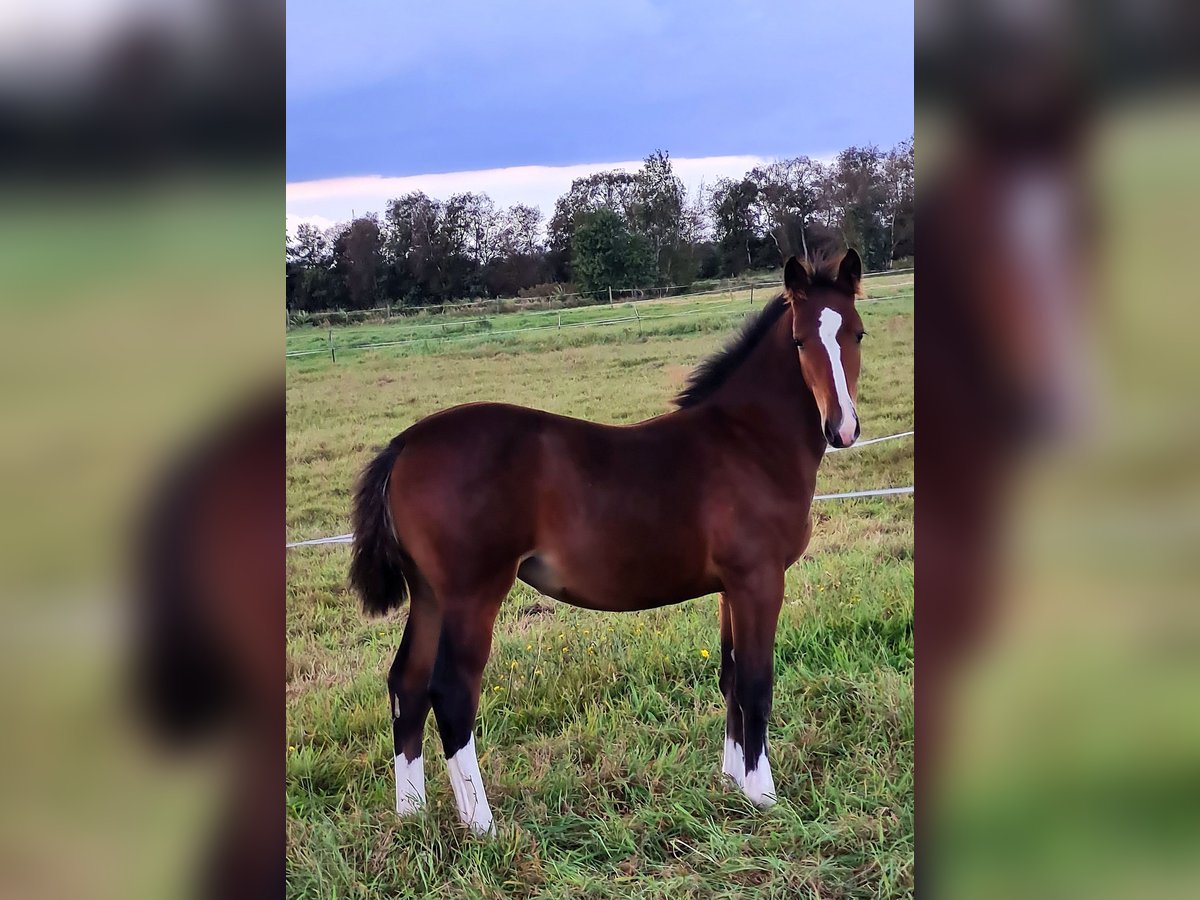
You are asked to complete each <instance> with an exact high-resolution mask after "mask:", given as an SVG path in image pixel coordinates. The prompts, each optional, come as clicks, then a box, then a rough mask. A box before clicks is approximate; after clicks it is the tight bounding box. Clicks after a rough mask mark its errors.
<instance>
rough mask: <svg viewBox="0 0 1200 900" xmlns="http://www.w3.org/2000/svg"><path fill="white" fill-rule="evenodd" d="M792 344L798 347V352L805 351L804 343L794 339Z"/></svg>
mask: <svg viewBox="0 0 1200 900" xmlns="http://www.w3.org/2000/svg"><path fill="white" fill-rule="evenodd" d="M792 343H793V344H795V345H796V349H797V350H803V349H804V341H801V340H797V339H796V338H792Z"/></svg>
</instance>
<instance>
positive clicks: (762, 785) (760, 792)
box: [745, 766, 778, 809]
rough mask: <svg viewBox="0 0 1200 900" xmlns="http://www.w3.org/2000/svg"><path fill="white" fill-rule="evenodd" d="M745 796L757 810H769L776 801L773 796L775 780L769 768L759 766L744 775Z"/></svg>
mask: <svg viewBox="0 0 1200 900" xmlns="http://www.w3.org/2000/svg"><path fill="white" fill-rule="evenodd" d="M745 791H746V796H747V797H749V798H750V802H751V803H753V804H754V805H755V806H757V807H758V808H759V809H769V808H770V807H772V806H774V805H775V802H776V800H777V799H778V798H777V797H776V795H775V779H774V778H772V777H771V768H770V766H759V767H758V768H756V769H754V770H753V771H751V772H747V773H746V785H745Z"/></svg>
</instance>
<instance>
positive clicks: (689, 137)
mask: <svg viewBox="0 0 1200 900" xmlns="http://www.w3.org/2000/svg"><path fill="white" fill-rule="evenodd" d="M912 19H913V12H912V6H911V4H910V3H905V2H895V0H872V2H866V0H822V2H810V0H792V2H784V0H721V2H710V0H692V2H675V0H671V2H668V0H605V2H595V3H593V2H571V0H558V2H553V0H509V2H504V0H496V2H492V3H483V2H465V0H437V2H433V3H430V2H420V3H417V2H412V0H408V2H405V0H339V2H328V0H320V2H317V0H290V2H289V3H288V24H287V29H288V64H287V85H288V100H287V139H288V158H287V179H288V182H289V183H296V182H311V181H322V180H326V179H334V178H343V179H345V178H347V177H349V176H385V177H393V178H394V177H404V176H410V177H411V176H421V175H427V174H429V173H459V172H480V171H493V170H503V169H506V168H508V167H513V166H537V167H544V169H545V170H546V171H551V170H553V169H554V168H557V167H563V166H575V167H578V166H581V165H582V166H586V167H588V168H603V167H604V166H603V164H604V163H613V162H620V161H633V160H638V159H640V158H641V157H643V156H644V155H645V154H647V153H648V152H650V151H651V150H653V149H655V148H659V147H661V148H664V149H667V150H669V151H670V152H671V155H672V156H673V157H675V158H677V159H692V160H702V159H707V158H712V157H738V158H751V157H753V158H764V159H769V158H774V157H782V156H795V155H798V154H807V155H810V156H829V155H832V154H833V153H836V152H837V151H838V150H840V149H842V148H843V147H846V146H849V145H851V144H861V143H875V144H879V145H883V146H889V145H891V144H893V143H895V142H897V141H899V140H902V139H904V138H906V137H908V136H909V135H911V134H912V131H913V111H912V92H913V73H912V55H913V51H912ZM729 165H733V164H732V163H730V164H729ZM694 168H696V167H694ZM702 168H703V167H702V166H701V167H698V168H697V171H699V170H700V169H702ZM539 171H540V170H539ZM720 174H723V170H722V169H721V167H720V166H714V172H713V176H712V177H718V176H719V175H720ZM701 175H702V176H703V177H708V174H707V173H703V172H702V173H701ZM560 180H561V179H560ZM477 181H478V179H477ZM484 181H486V179H484ZM343 183H344V184H350V183H351V182H349V181H346V182H343ZM568 183H569V179H568ZM402 184H404V182H397V183H396V184H395V185H392V186H398V185H402ZM473 189H479V187H478V186H476V187H474V188H473ZM442 193H445V191H442ZM493 193H495V192H493ZM499 193H500V194H503V193H504V190H503V189H501V190H500V191H499ZM532 193H537V192H536V191H533V192H532ZM543 193H545V192H543ZM546 195H547V196H549V195H548V194H546ZM498 199H499V198H498ZM537 199H538V200H539V201H540V202H542V203H543V205H544V200H543V199H542V198H541V197H540V196H539V197H538V198H537ZM364 202H366V200H365V198H364ZM293 206H296V204H295V203H293V198H292V197H289V212H291V211H292V208H293ZM363 208H373V207H371V205H370V203H367V206H366V207H360V211H361V210H362V209H363ZM330 209H331V211H332V207H331V208H330ZM543 211H544V212H548V210H546V209H543Z"/></svg>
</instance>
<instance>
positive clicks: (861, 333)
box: [854, 331, 867, 344]
mask: <svg viewBox="0 0 1200 900" xmlns="http://www.w3.org/2000/svg"><path fill="white" fill-rule="evenodd" d="M866 336H867V333H866V332H865V331H860V332H859V333H858V334H856V335H855V336H854V337H855V340H857V341H858V342H859V343H860V344H861V343H862V339H863V338H865V337H866Z"/></svg>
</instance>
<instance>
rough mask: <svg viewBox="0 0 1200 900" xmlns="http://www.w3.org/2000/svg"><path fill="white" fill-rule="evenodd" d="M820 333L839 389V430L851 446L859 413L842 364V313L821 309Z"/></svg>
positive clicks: (845, 441)
mask: <svg viewBox="0 0 1200 900" xmlns="http://www.w3.org/2000/svg"><path fill="white" fill-rule="evenodd" d="M818 322H819V333H820V335H821V343H822V344H824V345H825V350H826V352H827V353H828V354H829V364H830V365H831V366H833V385H834V387H835V388H836V389H837V398H838V405H839V406H840V407H841V410H842V427H841V430H840V431H839V432H838V434H839V436H840V437H841V439H842V446H844V447H849V446H850V445H851V444H852V443H853V442H854V430H855V428H856V427H857V426H858V413H857V412H855V410H854V401H853V400H851V399H850V388H849V387H848V386H847V385H846V370H845V368H844V367H843V366H842V347H841V345H840V344H839V343H838V341H837V333H838V329H839V328H841V327H842V316H841V313H837V312H834V311H833V310H832V309H830V308H829V307H825V309H823V310H821V317H820V319H819V320H818Z"/></svg>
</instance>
